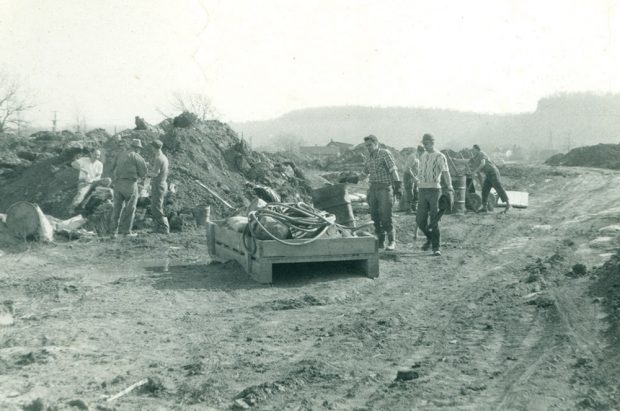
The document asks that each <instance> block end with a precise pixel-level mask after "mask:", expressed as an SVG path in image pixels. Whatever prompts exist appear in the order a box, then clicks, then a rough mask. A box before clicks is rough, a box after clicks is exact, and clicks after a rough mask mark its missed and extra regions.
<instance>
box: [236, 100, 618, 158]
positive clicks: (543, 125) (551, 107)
mask: <svg viewBox="0 0 620 411" xmlns="http://www.w3.org/2000/svg"><path fill="white" fill-rule="evenodd" d="M230 125H231V127H232V128H233V129H234V130H235V131H237V132H238V133H239V134H241V133H243V135H244V137H245V138H246V139H247V140H249V139H251V140H252V144H253V146H254V147H256V146H260V145H267V144H269V143H270V142H271V141H272V140H273V139H274V138H276V137H277V136H281V135H291V136H296V137H298V138H301V139H303V140H304V141H305V142H306V144H307V145H314V144H317V145H324V144H327V143H328V142H329V141H330V139H333V140H336V141H342V142H346V143H353V144H358V143H360V142H361V140H362V138H363V137H364V136H366V135H368V134H375V135H377V136H378V137H379V138H380V140H381V141H382V142H384V143H385V144H388V145H390V146H393V147H396V148H402V147H406V146H413V145H416V144H417V143H419V141H420V139H421V136H422V135H423V134H424V133H427V132H430V133H432V134H433V135H435V136H436V137H437V139H438V145H439V146H440V148H447V147H450V148H453V149H459V148H462V147H467V146H470V145H471V144H474V143H479V144H482V145H485V146H487V147H489V146H494V147H510V146H513V145H515V144H516V145H520V146H528V147H530V148H536V149H539V150H543V149H544V150H549V149H551V150H555V151H567V150H568V149H570V148H572V147H575V146H582V145H592V144H598V143H618V142H619V141H620V94H606V95H599V94H594V93H569V94H557V95H553V96H550V97H546V98H543V99H541V100H540V101H539V102H538V106H537V108H536V111H535V112H533V113H520V114H505V115H499V114H481V113H473V112H460V111H455V110H443V109H432V108H410V107H362V106H341V107H317V108H309V109H303V110H296V111H292V112H290V113H287V114H285V115H283V116H281V117H279V118H276V119H273V120H266V121H252V122H243V123H232V124H230Z"/></svg>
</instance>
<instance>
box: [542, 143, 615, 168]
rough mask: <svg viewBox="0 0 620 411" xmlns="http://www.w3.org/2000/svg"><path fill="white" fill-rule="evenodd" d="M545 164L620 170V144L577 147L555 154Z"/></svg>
mask: <svg viewBox="0 0 620 411" xmlns="http://www.w3.org/2000/svg"><path fill="white" fill-rule="evenodd" d="M545 164H548V165H551V166H572V167H597V168H608V169H612V170H620V144H598V145H596V146H587V147H577V148H574V149H572V150H571V151H569V152H568V153H566V154H561V153H560V154H555V155H553V156H551V157H549V158H548V159H547V160H546V161H545Z"/></svg>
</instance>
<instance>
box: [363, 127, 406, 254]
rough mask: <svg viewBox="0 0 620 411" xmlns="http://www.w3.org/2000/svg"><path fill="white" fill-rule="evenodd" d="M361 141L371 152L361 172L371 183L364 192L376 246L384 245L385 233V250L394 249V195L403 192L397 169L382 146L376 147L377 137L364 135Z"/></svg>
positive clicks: (390, 155)
mask: <svg viewBox="0 0 620 411" xmlns="http://www.w3.org/2000/svg"><path fill="white" fill-rule="evenodd" d="M364 144H365V145H366V148H367V149H368V153H369V154H370V155H369V156H368V158H367V159H366V162H365V164H364V174H366V175H368V181H369V183H370V188H369V189H368V195H367V201H368V206H369V207H370V217H371V218H372V221H373V223H374V225H375V234H376V236H377V240H378V242H379V248H383V247H384V243H385V237H386V234H387V240H388V244H387V247H386V250H394V248H395V247H396V233H395V230H394V226H393V225H392V205H393V201H394V200H393V197H394V196H396V198H398V199H400V196H401V195H402V183H401V181H400V178H399V177H398V168H397V167H396V163H395V162H394V157H392V154H391V153H390V152H389V151H388V150H386V149H384V148H379V140H378V139H377V137H375V136H374V135H372V134H371V135H369V136H366V137H364Z"/></svg>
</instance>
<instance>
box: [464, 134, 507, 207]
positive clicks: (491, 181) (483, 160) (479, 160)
mask: <svg viewBox="0 0 620 411" xmlns="http://www.w3.org/2000/svg"><path fill="white" fill-rule="evenodd" d="M472 152H473V154H474V156H473V158H472V159H471V162H472V163H473V164H474V167H475V169H474V175H476V174H478V173H480V174H484V182H483V183H482V207H480V210H477V211H479V212H486V211H487V199H488V198H489V193H490V192H491V188H494V189H495V191H497V194H498V195H499V198H501V199H502V201H503V202H504V204H506V209H505V210H504V211H503V212H504V213H506V212H507V211H508V210H510V202H509V201H508V194H506V190H504V187H503V186H502V182H501V180H500V175H499V170H498V169H497V166H496V165H495V163H493V162H492V161H491V159H490V158H489V156H487V155H486V153H485V152H484V151H482V150H480V146H479V145H478V144H474V147H473V148H472Z"/></svg>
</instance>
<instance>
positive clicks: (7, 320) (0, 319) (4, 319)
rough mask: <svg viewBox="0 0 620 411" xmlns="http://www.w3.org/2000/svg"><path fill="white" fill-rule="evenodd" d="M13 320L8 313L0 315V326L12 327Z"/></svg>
mask: <svg viewBox="0 0 620 411" xmlns="http://www.w3.org/2000/svg"><path fill="white" fill-rule="evenodd" d="M14 322H15V320H14V319H13V316H12V315H11V314H9V313H0V326H8V325H13V323H14Z"/></svg>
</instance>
